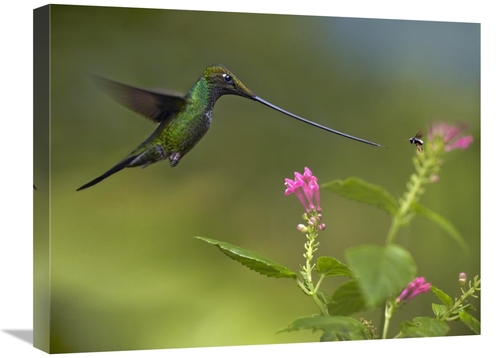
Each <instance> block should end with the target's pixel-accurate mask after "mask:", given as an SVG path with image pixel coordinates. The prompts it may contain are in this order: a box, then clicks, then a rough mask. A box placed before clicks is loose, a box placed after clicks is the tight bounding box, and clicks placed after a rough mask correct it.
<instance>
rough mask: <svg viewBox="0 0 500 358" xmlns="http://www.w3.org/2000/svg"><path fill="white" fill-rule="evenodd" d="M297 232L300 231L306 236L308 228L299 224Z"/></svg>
mask: <svg viewBox="0 0 500 358" xmlns="http://www.w3.org/2000/svg"><path fill="white" fill-rule="evenodd" d="M297 230H299V231H300V232H301V233H303V234H305V233H307V226H305V225H304V224H299V225H297Z"/></svg>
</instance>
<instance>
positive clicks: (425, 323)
mask: <svg viewBox="0 0 500 358" xmlns="http://www.w3.org/2000/svg"><path fill="white" fill-rule="evenodd" d="M449 330H450V327H448V325H447V324H446V323H444V322H443V321H440V320H438V319H436V318H430V317H415V318H414V319H413V322H408V321H406V322H402V323H401V334H400V336H401V337H403V338H404V337H442V336H444V335H446V333H447V332H448V331H449Z"/></svg>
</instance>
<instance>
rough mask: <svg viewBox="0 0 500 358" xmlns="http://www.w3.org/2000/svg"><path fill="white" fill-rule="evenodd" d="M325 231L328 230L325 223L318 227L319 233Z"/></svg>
mask: <svg viewBox="0 0 500 358" xmlns="http://www.w3.org/2000/svg"><path fill="white" fill-rule="evenodd" d="M325 229H326V224H325V223H321V224H319V225H318V230H319V231H323V230H325Z"/></svg>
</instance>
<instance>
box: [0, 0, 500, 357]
mask: <svg viewBox="0 0 500 358" xmlns="http://www.w3.org/2000/svg"><path fill="white" fill-rule="evenodd" d="M279 3H280V2H275V3H273V2H271V1H261V0H258V1H245V2H236V1H231V2H230V1H218V0H211V1H210V2H209V5H206V4H205V3H204V2H202V1H191V0H190V1H188V0H183V1H175V2H174V1H150V0H143V1H127V0H121V1H109V0H108V1H80V2H75V1H65V2H64V4H72V5H101V6H102V5H106V6H122V7H150V8H163V9H168V8H169V9H184V10H195V9H196V10H217V11H234V12H260V13H281V14H304V15H306V14H307V15H321V16H344V17H369V18H386V19H411V20H439V21H456V22H475V23H481V125H482V128H481V147H482V152H481V154H482V155H481V159H482V163H481V164H482V165H481V184H482V187H481V189H482V190H481V192H482V198H481V199H482V201H481V204H482V211H481V212H482V215H481V224H482V225H481V226H482V227H481V229H482V230H481V243H482V256H481V258H482V270H481V278H482V281H483V282H484V290H483V292H482V295H481V308H482V317H481V323H482V335H481V336H479V337H477V336H476V337H447V338H436V339H405V340H403V339H401V340H391V341H384V342H382V341H370V342H345V343H322V344H318V343H315V344H293V345H278V346H251V347H226V348H209V349H175V350H172V349H171V350H153V351H135V352H134V351H131V352H107V353H84V354H79V355H78V356H79V357H80V356H84V357H87V356H90V355H92V357H99V356H104V357H128V356H132V357H152V356H154V357H160V356H161V357H163V356H165V355H167V354H168V356H169V357H192V356H200V355H204V356H217V357H230V356H231V357H234V356H243V357H246V356H249V357H250V356H256V355H264V356H271V355H278V354H279V355H282V356H283V355H290V356H292V355H293V356H299V355H301V356H306V355H310V354H318V353H319V354H328V355H331V356H333V355H335V356H340V355H343V356H347V355H351V356H356V357H357V356H361V355H372V354H373V353H375V354H376V355H378V354H380V355H384V356H385V357H417V356H419V357H420V356H422V355H425V356H438V354H441V353H444V354H446V356H456V357H465V356H467V355H471V356H472V354H476V355H477V354H478V353H480V352H481V351H482V350H484V349H485V347H486V344H487V343H493V339H494V336H496V335H497V334H496V333H497V332H499V328H498V326H497V325H494V322H495V321H498V320H497V319H496V317H495V316H494V314H495V313H496V312H497V311H498V310H494V307H493V305H494V297H496V295H497V294H498V293H499V289H498V286H499V283H500V277H498V276H499V275H500V270H499V269H498V266H496V265H494V264H495V261H494V258H495V257H496V256H497V253H498V246H499V245H498V239H499V237H500V235H499V230H498V229H496V228H495V227H494V220H498V214H497V212H498V209H497V205H496V204H497V203H498V202H499V199H500V198H499V195H498V189H497V188H496V186H495V184H496V183H497V182H498V180H497V179H498V176H497V172H498V164H499V162H500V161H499V158H498V155H497V154H498V153H499V151H500V149H499V148H500V140H499V139H498V138H499V134H498V133H499V131H498V122H499V120H500V115H499V109H498V105H497V104H498V102H499V99H500V95H499V94H500V90H499V89H498V84H499V82H500V77H499V71H498V67H499V66H500V57H499V55H498V44H499V43H500V26H499V24H498V14H499V12H498V8H497V6H495V2H493V1H486V0H478V1H474V2H471V1H457V0H455V1H448V0H446V1H445V0H431V1H428V0H425V1H424V0H420V1H404V2H402V1H386V0H378V1H370V0H362V1H360V0H358V1H349V2H347V1H318V0H309V1H307V2H305V1H301V2H290V3H287V4H286V7H283V6H279ZM282 3H285V2H282ZM327 3H331V5H328V6H327V5H326V4H327ZM46 4H47V3H44V2H39V1H25V2H22V3H21V2H14V1H12V2H11V3H10V4H9V5H5V4H4V6H3V7H2V16H1V21H0V24H1V26H2V30H1V32H0V36H1V42H0V46H1V47H0V48H1V52H0V61H1V62H0V63H1V66H0V71H1V77H0V81H1V82H0V83H1V86H0V88H1V91H2V95H1V96H0V98H1V102H0V103H1V104H2V111H0V115H1V117H2V118H1V120H0V136H1V140H0V145H1V153H2V156H1V169H0V184H1V185H0V210H1V211H0V278H1V279H0V300H1V301H0V356H2V357H40V356H44V355H46V353H44V352H41V351H39V350H37V349H35V348H33V347H32V345H31V343H29V342H27V341H25V340H23V339H20V338H18V337H16V336H15V335H12V334H10V333H8V332H9V331H15V330H22V331H30V330H32V327H33V326H32V313H33V310H32V302H33V301H32V268H33V265H32V252H33V251H32V237H33V235H32V229H33V226H32V218H33V205H32V200H33V199H32V195H33V190H32V184H33V183H32V181H33V180H32V178H33V169H32V152H33V151H32V149H33V144H32V142H33V141H32V130H33V127H32V123H33V119H32V118H33V106H32V98H33V96H32V92H33V90H32V75H33V70H32V68H33V60H32V54H33V52H32V47H33V44H32V41H33V37H32V22H33V17H32V16H33V9H34V8H37V7H40V6H43V5H46ZM458 179H459V178H458ZM484 193H486V195H484ZM242 324H243V323H242ZM445 349H446V351H445ZM349 353H350V354H349ZM62 356H65V354H63V355H62Z"/></svg>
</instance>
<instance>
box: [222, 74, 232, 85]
mask: <svg viewBox="0 0 500 358" xmlns="http://www.w3.org/2000/svg"><path fill="white" fill-rule="evenodd" d="M222 78H224V81H226V83H228V84H230V85H232V84H233V78H232V77H231V76H229V75H228V74H227V73H224V74H223V75H222Z"/></svg>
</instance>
